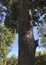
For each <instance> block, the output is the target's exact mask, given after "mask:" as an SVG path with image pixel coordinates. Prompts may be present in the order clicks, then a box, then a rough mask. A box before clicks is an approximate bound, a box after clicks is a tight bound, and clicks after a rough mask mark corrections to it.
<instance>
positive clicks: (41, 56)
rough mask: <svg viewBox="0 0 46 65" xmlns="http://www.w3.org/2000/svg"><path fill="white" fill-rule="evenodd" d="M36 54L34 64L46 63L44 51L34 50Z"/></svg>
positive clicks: (43, 64)
mask: <svg viewBox="0 0 46 65" xmlns="http://www.w3.org/2000/svg"><path fill="white" fill-rule="evenodd" d="M36 53H37V54H38V56H36V61H35V65H41V64H42V65H46V51H45V53H44V52H43V53H42V52H36Z"/></svg>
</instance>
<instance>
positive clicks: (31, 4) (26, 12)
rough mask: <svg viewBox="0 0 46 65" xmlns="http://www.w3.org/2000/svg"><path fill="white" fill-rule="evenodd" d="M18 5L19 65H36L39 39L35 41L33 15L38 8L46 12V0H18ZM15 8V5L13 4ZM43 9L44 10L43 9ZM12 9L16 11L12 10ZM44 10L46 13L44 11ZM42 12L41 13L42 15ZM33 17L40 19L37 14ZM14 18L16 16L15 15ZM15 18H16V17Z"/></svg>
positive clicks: (36, 19)
mask: <svg viewBox="0 0 46 65" xmlns="http://www.w3.org/2000/svg"><path fill="white" fill-rule="evenodd" d="M17 1H18V3H19V5H18V12H19V15H18V34H19V50H18V52H19V56H18V57H19V59H18V65H34V61H35V49H36V47H37V45H38V44H37V43H38V41H34V36H33V30H32V27H33V25H32V15H34V14H35V15H36V12H35V13H34V11H35V10H38V11H39V12H40V13H41V14H44V13H45V10H44V9H45V7H44V9H43V5H45V4H46V1H45V0H17ZM13 9H14V6H13ZM42 9H43V10H42ZM12 11H15V9H14V10H12ZM43 11H44V13H43ZM12 14H14V13H12ZM41 14H40V15H41ZM35 15H34V17H33V19H34V20H35V21H38V18H39V17H37V16H38V15H37V16H35ZM13 18H14V16H13ZM14 19H15V18H14Z"/></svg>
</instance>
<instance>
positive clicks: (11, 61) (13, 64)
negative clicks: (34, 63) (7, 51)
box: [7, 55, 18, 65]
mask: <svg viewBox="0 0 46 65" xmlns="http://www.w3.org/2000/svg"><path fill="white" fill-rule="evenodd" d="M7 65H18V59H17V57H16V56H15V55H14V56H11V57H10V58H8V59H7Z"/></svg>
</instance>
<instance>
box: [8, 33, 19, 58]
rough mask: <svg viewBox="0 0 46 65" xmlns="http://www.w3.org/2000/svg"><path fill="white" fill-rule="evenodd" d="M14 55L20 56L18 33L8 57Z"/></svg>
mask: <svg viewBox="0 0 46 65" xmlns="http://www.w3.org/2000/svg"><path fill="white" fill-rule="evenodd" d="M12 55H16V56H18V34H16V38H15V41H14V44H13V47H12V50H11V52H9V54H8V57H10V56H12Z"/></svg>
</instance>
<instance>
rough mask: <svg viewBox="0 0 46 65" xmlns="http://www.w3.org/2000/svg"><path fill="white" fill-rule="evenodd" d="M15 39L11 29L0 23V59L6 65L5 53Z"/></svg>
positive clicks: (6, 53) (9, 49) (8, 50)
mask: <svg viewBox="0 0 46 65" xmlns="http://www.w3.org/2000/svg"><path fill="white" fill-rule="evenodd" d="M14 39H15V34H14V33H12V31H11V29H8V28H6V27H5V26H2V25H0V61H1V63H3V64H4V65H6V61H7V55H8V53H9V52H10V51H11V46H12V44H13V41H14Z"/></svg>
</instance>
